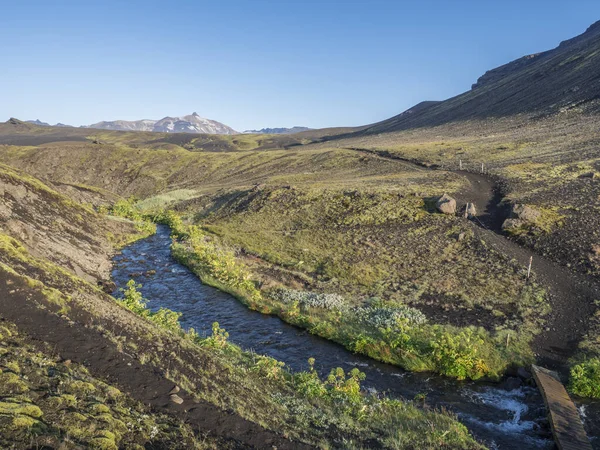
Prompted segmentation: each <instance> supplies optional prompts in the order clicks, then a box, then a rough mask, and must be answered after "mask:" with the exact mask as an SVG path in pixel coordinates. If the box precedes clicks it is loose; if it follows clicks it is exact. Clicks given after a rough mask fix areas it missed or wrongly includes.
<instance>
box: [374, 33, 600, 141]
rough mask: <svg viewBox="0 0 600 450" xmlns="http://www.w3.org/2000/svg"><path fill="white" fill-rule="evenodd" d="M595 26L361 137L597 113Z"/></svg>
mask: <svg viewBox="0 0 600 450" xmlns="http://www.w3.org/2000/svg"><path fill="white" fill-rule="evenodd" d="M599 98H600V22H596V23H595V24H593V25H592V26H591V27H589V28H588V30H587V31H586V32H585V33H583V34H582V35H580V36H577V37H575V38H573V39H570V40H567V41H564V42H562V43H561V44H560V45H559V46H558V47H557V48H555V49H554V50H550V51H546V52H543V53H537V54H534V55H528V56H524V57H522V58H520V59H517V60H515V61H512V62H510V63H508V64H505V65H503V66H500V67H498V68H496V69H493V70H490V71H488V72H486V73H485V74H484V75H483V76H482V77H480V78H479V80H478V81H477V83H476V84H474V85H473V88H472V89H471V90H470V91H468V92H465V93H464V94H461V95H459V96H457V97H454V98H451V99H448V100H446V101H443V102H439V103H435V102H424V103H421V104H419V105H417V106H416V107H413V108H411V109H410V110H408V111H406V112H404V113H402V114H400V115H398V116H395V117H392V118H391V119H388V120H385V121H383V122H380V123H377V124H374V125H373V126H371V127H369V128H367V129H366V130H365V131H363V132H362V133H367V134H371V133H381V132H390V131H401V130H407V129H410V128H420V127H428V126H437V125H442V124H444V123H447V122H454V121H463V120H470V119H485V118H490V117H505V116H512V115H515V114H522V113H525V114H528V115H531V116H534V117H539V116H544V115H547V114H553V113H558V112H562V111H567V110H574V109H576V110H580V111H582V112H596V111H598V110H599V109H600V102H599V101H598V99H599Z"/></svg>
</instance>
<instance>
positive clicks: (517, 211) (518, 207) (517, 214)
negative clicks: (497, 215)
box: [510, 203, 541, 222]
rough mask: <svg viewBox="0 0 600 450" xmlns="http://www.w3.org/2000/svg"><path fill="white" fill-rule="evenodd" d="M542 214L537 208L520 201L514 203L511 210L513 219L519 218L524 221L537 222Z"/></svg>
mask: <svg viewBox="0 0 600 450" xmlns="http://www.w3.org/2000/svg"><path fill="white" fill-rule="evenodd" d="M540 215H541V213H540V212H539V211H538V210H537V209H534V208H532V207H531V206H527V205H522V204H520V203H517V204H515V205H513V207H512V209H511V212H510V218H511V219H519V220H522V221H524V222H535V221H536V220H537V219H539V217H540Z"/></svg>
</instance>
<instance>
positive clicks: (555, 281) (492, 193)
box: [458, 172, 600, 370]
mask: <svg viewBox="0 0 600 450" xmlns="http://www.w3.org/2000/svg"><path fill="white" fill-rule="evenodd" d="M458 173H460V174H461V175H463V176H465V177H466V178H467V179H468V180H469V182H470V183H471V191H470V192H469V191H466V192H463V193H460V194H461V196H462V195H464V196H465V197H464V198H462V200H464V201H471V202H473V203H475V206H476V208H477V211H478V215H477V218H476V220H475V222H476V223H478V225H480V229H479V230H478V235H479V236H480V237H481V239H483V240H484V241H485V242H486V243H488V244H490V245H491V246H492V247H493V248H494V249H496V250H497V251H498V252H501V253H503V254H505V255H507V256H509V257H511V258H514V259H515V260H516V261H518V262H519V264H521V265H522V266H523V267H526V266H527V265H528V264H529V259H530V257H532V256H533V266H532V267H533V273H534V275H535V279H536V280H537V281H538V282H539V283H540V284H541V285H542V286H544V287H545V288H546V289H547V290H548V293H549V296H550V304H551V305H552V312H551V313H550V315H549V317H548V318H547V323H546V326H545V328H544V330H543V331H542V333H541V334H539V335H538V336H536V338H535V339H534V342H533V348H534V351H535V352H536V354H537V356H538V362H539V363H540V364H542V365H544V366H546V367H550V368H552V369H558V370H561V369H564V368H565V363H566V360H567V359H568V358H569V357H570V356H572V355H573V354H574V353H575V351H576V350H577V344H578V343H579V341H580V340H581V339H582V337H583V336H584V335H585V333H586V332H587V330H588V320H589V318H590V317H591V316H592V315H593V313H594V311H595V309H596V307H595V305H594V302H595V300H596V299H600V286H599V285H598V282H597V281H595V280H593V279H592V278H591V277H587V276H584V275H581V274H578V273H575V272H573V271H571V270H570V269H568V268H566V267H564V266H561V265H560V264H558V263H555V262H553V261H551V260H549V259H547V258H545V257H544V256H542V255H539V254H537V253H535V252H534V251H533V250H531V249H528V248H526V247H523V246H521V245H519V244H517V243H516V242H514V241H512V240H510V239H508V238H507V237H506V236H504V235H503V234H501V224H502V221H503V220H504V219H505V217H506V216H505V212H504V211H503V210H502V209H501V208H499V207H498V202H499V201H500V200H501V198H502V196H501V194H499V193H498V192H497V191H496V189H495V187H496V183H495V182H494V181H493V180H491V179H490V178H489V177H487V176H485V175H480V174H473V173H469V172H458Z"/></svg>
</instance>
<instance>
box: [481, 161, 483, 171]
mask: <svg viewBox="0 0 600 450" xmlns="http://www.w3.org/2000/svg"><path fill="white" fill-rule="evenodd" d="M481 173H483V163H481Z"/></svg>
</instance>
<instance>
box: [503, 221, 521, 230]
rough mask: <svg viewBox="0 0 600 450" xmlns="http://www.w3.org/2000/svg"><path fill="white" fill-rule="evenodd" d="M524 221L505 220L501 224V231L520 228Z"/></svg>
mask: <svg viewBox="0 0 600 450" xmlns="http://www.w3.org/2000/svg"><path fill="white" fill-rule="evenodd" d="M525 223H526V222H525V221H524V220H519V219H506V220H505V221H504V223H503V224H502V229H503V230H505V231H506V230H513V229H515V228H520V227H522V226H523V225H525Z"/></svg>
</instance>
